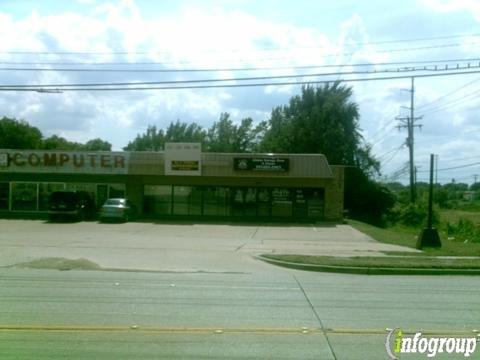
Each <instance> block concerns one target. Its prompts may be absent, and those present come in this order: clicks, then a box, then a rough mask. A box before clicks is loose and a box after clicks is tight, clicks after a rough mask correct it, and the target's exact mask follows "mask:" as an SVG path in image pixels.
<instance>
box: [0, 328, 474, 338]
mask: <svg viewBox="0 0 480 360" xmlns="http://www.w3.org/2000/svg"><path fill="white" fill-rule="evenodd" d="M14 331H19V332H127V331H132V332H133V331H135V332H151V333H179V334H181V333H185V334H186V333H189V334H192V333H198V334H202V333H214V334H222V333H249V334H264V333H265V334H322V333H324V334H326V335H385V334H386V333H387V331H386V330H385V329H361V328H329V329H324V330H322V329H320V328H307V327H302V328H278V327H275V328H268V327H265V328H257V327H245V328H226V327H158V326H142V325H131V326H127V325H125V326H95V325H0V332H14ZM402 331H403V333H404V334H406V335H407V334H415V333H416V332H418V331H420V330H409V329H402ZM421 332H422V334H423V335H425V336H429V335H430V336H434V335H435V336H438V335H444V336H458V337H460V336H472V334H475V332H474V331H473V330H470V331H469V330H422V331H421Z"/></svg>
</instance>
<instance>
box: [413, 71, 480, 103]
mask: <svg viewBox="0 0 480 360" xmlns="http://www.w3.org/2000/svg"><path fill="white" fill-rule="evenodd" d="M477 81H480V78H477V79H474V80H472V81H469V82H468V83H466V84H464V85H462V86H460V87H459V88H457V89H455V90H453V91H451V92H449V93H447V94H445V95H442V96H440V97H438V98H436V99H435V100H433V101H430V102H429V103H426V104H423V105H420V106H418V107H417V110H419V109H424V108H429V107H430V106H431V105H432V104H435V103H436V102H439V101H440V100H442V99H444V98H446V97H448V96H450V95H453V94H455V93H456V92H458V91H460V90H463V89H465V88H466V87H468V86H470V85H472V84H474V83H476V82H477Z"/></svg>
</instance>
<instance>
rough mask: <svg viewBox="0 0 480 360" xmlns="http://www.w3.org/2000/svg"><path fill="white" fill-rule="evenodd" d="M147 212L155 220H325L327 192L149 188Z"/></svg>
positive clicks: (218, 187)
mask: <svg viewBox="0 0 480 360" xmlns="http://www.w3.org/2000/svg"><path fill="white" fill-rule="evenodd" d="M172 199H173V203H172ZM172 208H173V212H172V211H171V209H172ZM144 212H145V214H146V215H154V216H155V215H159V216H162V215H181V216H189V215H203V216H221V217H228V216H233V217H236V218H241V217H246V218H253V217H262V218H269V217H273V218H295V219H298V220H301V219H305V220H306V219H316V220H321V219H323V214H324V190H323V189H299V188H254V187H231V188H230V187H222V186H202V187H199V186H172V185H161V186H157V185H146V186H145V190H144Z"/></svg>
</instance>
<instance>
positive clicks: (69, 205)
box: [48, 191, 95, 221]
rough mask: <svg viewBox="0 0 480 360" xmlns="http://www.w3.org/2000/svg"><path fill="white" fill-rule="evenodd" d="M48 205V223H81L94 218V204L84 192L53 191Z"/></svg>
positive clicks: (90, 197)
mask: <svg viewBox="0 0 480 360" xmlns="http://www.w3.org/2000/svg"><path fill="white" fill-rule="evenodd" d="M48 203H49V205H48V216H49V219H50V221H58V220H65V219H69V220H79V221H81V220H90V219H93V218H94V217H95V202H94V201H93V198H92V196H91V195H90V194H89V193H88V192H86V191H55V192H53V193H51V194H50V197H49V202H48Z"/></svg>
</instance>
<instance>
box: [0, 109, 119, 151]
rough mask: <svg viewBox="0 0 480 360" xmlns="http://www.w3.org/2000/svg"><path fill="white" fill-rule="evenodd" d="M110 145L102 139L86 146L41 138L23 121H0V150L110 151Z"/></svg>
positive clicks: (65, 140)
mask: <svg viewBox="0 0 480 360" xmlns="http://www.w3.org/2000/svg"><path fill="white" fill-rule="evenodd" d="M111 148H112V145H111V144H110V143H109V142H107V141H104V140H102V139H99V138H97V139H93V140H90V141H88V142H87V143H86V144H81V143H78V142H73V141H68V140H67V139H65V138H63V137H61V136H58V135H52V136H50V137H48V138H45V139H44V138H43V136H42V133H41V132H40V130H39V129H38V128H36V127H34V126H31V125H30V124H28V123H27V122H26V121H24V120H17V119H10V118H7V117H3V118H2V119H0V149H44V150H87V151H110V150H111Z"/></svg>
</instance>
